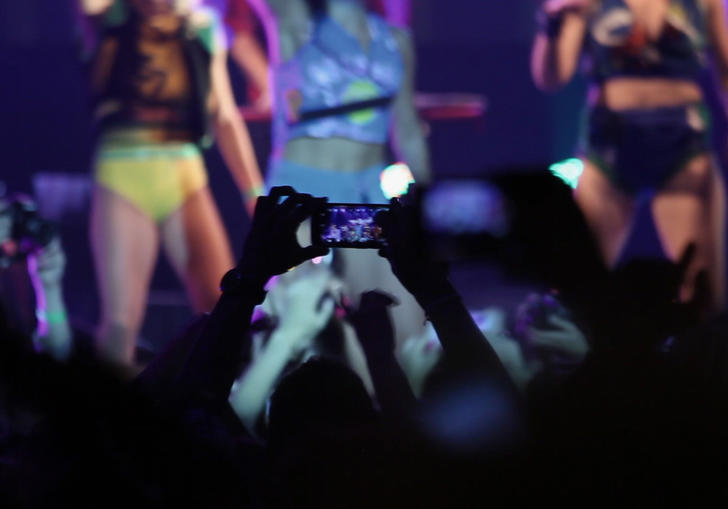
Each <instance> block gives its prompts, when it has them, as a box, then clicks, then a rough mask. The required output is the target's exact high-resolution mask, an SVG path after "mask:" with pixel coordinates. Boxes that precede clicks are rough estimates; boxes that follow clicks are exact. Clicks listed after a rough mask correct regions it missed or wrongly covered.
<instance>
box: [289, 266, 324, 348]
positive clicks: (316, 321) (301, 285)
mask: <svg viewBox="0 0 728 509" xmlns="http://www.w3.org/2000/svg"><path fill="white" fill-rule="evenodd" d="M333 279H334V278H333V276H332V274H331V273H329V272H328V271H324V270H321V271H317V272H316V273H314V274H311V275H310V276H307V277H303V278H300V279H297V280H296V281H294V282H293V283H291V284H290V285H288V286H286V287H285V289H284V290H283V296H282V300H283V301H284V302H283V306H284V309H285V312H284V313H282V315H281V317H280V318H281V321H280V323H279V325H278V329H277V330H276V334H275V336H276V337H279V338H281V340H282V341H284V342H285V343H286V346H287V347H288V348H289V349H290V352H291V355H292V356H296V355H297V354H299V353H300V352H302V351H303V350H305V349H306V348H307V347H309V346H310V345H311V342H312V341H313V339H314V338H315V337H316V336H317V335H318V333H319V332H320V331H321V330H322V329H323V328H324V327H325V326H326V324H327V323H328V322H329V320H330V319H331V316H332V314H333V312H334V308H335V304H336V303H335V297H334V296H333V295H332V294H331V293H330V289H331V283H332V280H333Z"/></svg>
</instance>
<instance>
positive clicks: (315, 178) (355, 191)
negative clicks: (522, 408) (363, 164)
mask: <svg viewBox="0 0 728 509" xmlns="http://www.w3.org/2000/svg"><path fill="white" fill-rule="evenodd" d="M385 167H386V165H384V164H380V165H376V166H372V167H370V168H367V169H365V170H361V171H353V172H341V171H335V170H322V169H319V168H312V167H310V166H304V165H302V164H298V163H293V162H291V161H287V160H285V159H276V160H273V161H271V164H270V167H269V168H268V176H267V178H266V191H270V189H271V188H272V187H276V186H291V187H293V188H294V189H295V190H296V191H298V192H299V193H308V194H311V195H313V196H318V197H327V198H328V199H329V201H330V202H334V203H389V200H388V199H387V198H386V197H385V196H384V193H382V188H381V186H380V182H379V175H380V174H381V173H382V170H384V168H385Z"/></svg>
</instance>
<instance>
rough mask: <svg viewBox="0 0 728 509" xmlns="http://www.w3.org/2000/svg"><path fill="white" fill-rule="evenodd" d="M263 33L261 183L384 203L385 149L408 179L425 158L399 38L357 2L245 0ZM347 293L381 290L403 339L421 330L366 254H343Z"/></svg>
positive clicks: (422, 174) (407, 54)
mask: <svg viewBox="0 0 728 509" xmlns="http://www.w3.org/2000/svg"><path fill="white" fill-rule="evenodd" d="M251 5H252V6H253V7H255V8H257V10H258V11H259V14H260V17H261V19H262V20H263V21H264V25H265V28H266V32H267V35H268V43H269V50H270V60H271V63H272V65H273V73H272V74H273V81H272V87H273V95H274V97H273V103H274V111H273V154H272V156H271V164H270V168H269V173H268V181H267V185H268V187H272V186H279V185H290V186H293V187H294V188H295V189H296V190H297V191H300V192H305V193H311V194H313V195H317V196H327V197H328V198H329V199H330V201H332V202H349V203H362V202H364V203H385V202H386V201H387V200H386V198H385V197H384V195H383V193H382V190H381V187H380V181H379V177H380V174H381V172H382V170H383V169H384V168H385V167H386V165H387V164H388V163H389V162H390V161H388V151H387V144H388V142H390V141H392V143H393V148H394V150H395V152H396V154H397V156H398V158H399V159H400V160H401V161H404V162H405V163H407V164H408V165H409V167H410V168H411V169H412V172H413V174H414V176H415V178H416V180H417V181H418V182H422V183H426V182H427V181H428V180H429V178H430V162H429V156H428V153H427V147H426V145H425V140H424V137H423V133H422V130H421V126H420V122H419V119H418V117H417V114H416V111H415V109H414V105H413V76H414V51H413V48H412V42H411V40H410V38H409V35H408V34H407V33H406V32H404V31H402V30H400V29H397V28H394V27H392V26H391V25H389V24H387V23H386V22H385V21H384V20H383V19H382V18H381V17H380V16H378V15H375V14H374V13H372V12H371V10H369V9H368V5H367V4H366V2H364V1H363V0H326V1H314V0H310V1H307V0H251ZM339 255H340V256H341V260H342V261H343V277H344V280H345V282H346V284H347V285H348V289H349V291H350V294H351V295H354V296H358V295H360V294H361V293H362V292H363V291H365V290H368V289H373V288H381V289H383V290H385V291H387V292H389V293H392V294H394V295H395V296H396V297H397V298H398V299H399V300H400V302H401V304H400V306H399V307H398V308H396V310H395V315H394V317H393V318H394V321H395V326H396V330H397V336H398V338H400V339H404V338H406V337H408V336H410V335H412V334H414V333H417V332H419V331H420V330H421V328H422V323H423V314H422V311H421V310H420V308H419V306H417V304H416V302H415V301H414V299H413V298H412V296H411V295H409V293H408V292H407V291H406V290H405V289H404V288H403V287H402V286H401V285H400V284H399V282H398V281H396V279H395V278H394V277H393V276H392V274H391V270H390V268H389V266H388V265H387V264H386V262H385V261H384V260H383V259H381V258H379V257H378V256H377V254H376V253H375V252H373V251H372V250H356V249H344V250H340V251H339V252H338V253H337V256H339Z"/></svg>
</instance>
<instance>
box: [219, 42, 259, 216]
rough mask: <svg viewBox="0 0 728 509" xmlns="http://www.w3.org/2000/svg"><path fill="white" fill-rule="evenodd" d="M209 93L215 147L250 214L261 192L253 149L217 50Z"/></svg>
mask: <svg viewBox="0 0 728 509" xmlns="http://www.w3.org/2000/svg"><path fill="white" fill-rule="evenodd" d="M212 93H213V99H214V104H215V105H216V108H215V111H214V124H215V131H216V135H217V144H218V147H219V148H220V152H221V154H222V156H223V158H224V159H225V163H226V164H227V167H228V168H229V169H230V173H232V175H233V178H234V179H235V182H236V183H237V185H238V187H239V188H240V190H241V192H242V193H243V196H244V200H245V205H246V208H247V210H248V212H249V213H251V214H252V213H253V209H254V208H255V200H256V199H257V197H258V196H259V195H260V194H262V192H263V177H262V176H261V174H260V168H259V167H258V161H257V160H256V159H255V150H254V149H253V143H252V142H251V141H250V135H249V134H248V129H247V127H246V126H245V122H243V119H242V117H241V116H240V112H239V111H238V108H237V106H236V104H235V99H234V98H233V92H232V89H231V87H230V78H229V76H228V71H227V54H226V52H224V51H218V52H217V53H215V55H214V56H213V61H212Z"/></svg>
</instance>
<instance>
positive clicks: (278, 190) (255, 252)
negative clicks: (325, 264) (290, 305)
mask: <svg viewBox="0 0 728 509" xmlns="http://www.w3.org/2000/svg"><path fill="white" fill-rule="evenodd" d="M283 197H286V198H285V200H284V201H283V202H282V203H279V201H280V199H281V198H283ZM323 203H325V199H324V198H313V197H312V196H311V195H308V194H300V193H296V191H295V190H294V189H293V188H292V187H288V186H285V187H274V188H273V189H272V190H271V192H270V194H269V195H268V196H261V197H260V198H258V202H257V204H256V207H255V214H254V215H253V224H252V226H251V229H250V233H249V234H248V238H247V239H246V241H245V246H244V247H243V255H242V257H241V259H240V263H239V264H238V270H239V271H240V273H241V274H243V275H244V276H246V277H249V278H252V279H254V280H256V281H258V282H260V283H261V284H265V282H267V281H268V279H270V278H271V277H272V276H276V275H278V274H283V273H284V272H286V271H288V270H289V269H291V268H292V267H295V266H296V265H299V264H300V263H302V262H304V261H306V260H310V259H311V258H315V257H317V256H324V255H325V254H326V253H328V251H329V250H328V248H326V247H322V246H308V247H301V245H300V244H299V243H298V241H297V240H296V230H298V227H299V226H300V225H301V223H302V222H303V221H304V220H305V219H306V218H308V217H310V216H311V215H312V214H313V213H314V212H315V211H316V210H317V208H318V207H320V206H321V205H322V204H323Z"/></svg>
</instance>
